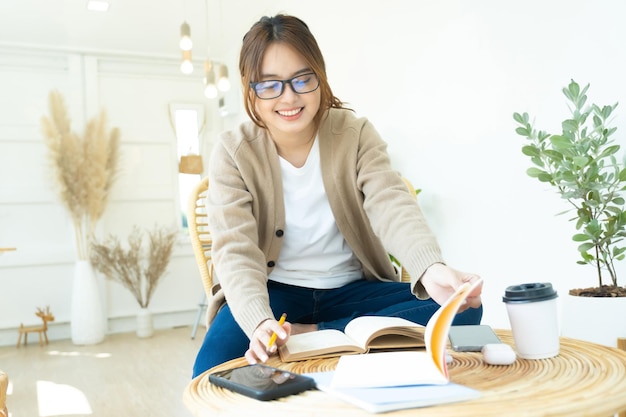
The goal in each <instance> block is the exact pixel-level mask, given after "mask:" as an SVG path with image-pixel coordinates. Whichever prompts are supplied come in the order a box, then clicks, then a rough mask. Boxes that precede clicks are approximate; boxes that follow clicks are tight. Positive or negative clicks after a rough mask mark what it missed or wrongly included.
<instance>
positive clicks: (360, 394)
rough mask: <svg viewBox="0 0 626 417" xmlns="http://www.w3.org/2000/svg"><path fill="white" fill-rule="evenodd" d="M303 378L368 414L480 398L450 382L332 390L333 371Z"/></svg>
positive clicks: (469, 390) (466, 388)
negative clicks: (310, 380)
mask: <svg viewBox="0 0 626 417" xmlns="http://www.w3.org/2000/svg"><path fill="white" fill-rule="evenodd" d="M305 375H306V376H309V377H311V378H313V379H315V385H316V386H317V389H319V390H321V391H324V392H327V393H328V394H330V395H332V396H334V397H336V398H338V399H341V400H343V401H346V402H348V403H351V404H354V405H356V406H357V407H361V408H362V409H364V410H367V411H369V412H370V413H382V412H387V411H393V410H402V409H406V408H415V407H428V406H432V405H436V404H448V403H454V402H459V401H467V400H472V399H475V398H478V397H480V395H481V394H480V391H477V390H475V389H472V388H468V387H464V386H461V385H457V384H453V383H447V384H442V385H409V386H403V387H380V388H378V387H377V388H332V387H331V383H332V379H333V375H334V372H333V371H326V372H312V373H307V374H305ZM434 414H436V413H434Z"/></svg>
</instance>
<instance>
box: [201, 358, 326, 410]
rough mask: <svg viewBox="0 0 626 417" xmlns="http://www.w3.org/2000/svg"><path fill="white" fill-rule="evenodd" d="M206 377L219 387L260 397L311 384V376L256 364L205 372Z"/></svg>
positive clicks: (277, 395)
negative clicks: (209, 372) (207, 375)
mask: <svg viewBox="0 0 626 417" xmlns="http://www.w3.org/2000/svg"><path fill="white" fill-rule="evenodd" d="M209 381H210V382H211V383H212V384H214V385H217V386H220V387H222V388H226V389H229V390H231V391H234V392H237V393H239V394H243V395H245V396H247V397H251V398H254V399H257V400H261V401H269V400H274V399H276V398H280V397H286V396H288V395H292V394H297V393H299V392H302V391H306V390H308V389H312V388H315V380H314V379H313V378H311V377H308V376H304V375H300V374H296V373H293V372H289V371H285V370H282V369H278V368H273V367H271V366H267V365H263V364H256V365H246V366H242V367H239V368H234V369H229V370H226V371H218V372H214V373H212V374H209Z"/></svg>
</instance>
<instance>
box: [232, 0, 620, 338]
mask: <svg viewBox="0 0 626 417" xmlns="http://www.w3.org/2000/svg"><path fill="white" fill-rule="evenodd" d="M261 12H265V13H268V14H274V13H277V12H286V13H290V14H294V15H296V16H299V17H301V18H302V19H303V20H305V22H307V23H308V25H309V27H310V28H311V30H312V32H313V33H314V34H315V35H316V37H317V40H318V42H319V44H320V47H321V49H322V52H323V53H324V57H325V59H326V64H327V68H328V73H329V78H330V82H331V86H332V87H333V90H334V92H335V94H336V95H337V96H338V97H339V98H340V99H342V100H344V101H347V102H348V103H349V104H350V105H351V107H352V108H354V109H355V110H356V111H357V113H358V114H360V115H362V116H366V117H368V118H370V119H371V120H372V122H373V123H374V124H375V126H376V127H377V128H378V130H379V131H380V132H381V134H382V136H383V137H384V138H385V139H386V140H387V141H388V143H389V151H390V153H391V155H392V159H393V162H394V164H395V166H396V167H397V168H398V170H399V171H401V172H402V174H403V175H404V176H406V177H408V178H409V179H410V180H411V181H412V182H413V184H414V185H415V186H416V187H419V188H422V189H423V192H422V194H420V197H419V200H420V202H421V206H422V209H423V210H424V212H425V214H426V216H427V217H428V220H429V222H430V224H431V226H432V228H433V229H434V230H435V232H436V234H437V235H438V237H439V240H440V244H441V246H442V248H443V251H444V256H445V258H446V259H447V261H448V263H449V264H450V265H453V266H455V267H457V268H459V269H465V270H469V271H475V272H478V273H480V274H481V275H482V276H483V277H484V279H485V281H486V282H485V288H484V297H483V300H484V306H485V315H484V320H483V321H484V322H485V323H487V324H491V325H493V326H494V327H499V328H508V327H509V323H508V319H507V317H506V310H505V307H504V305H503V303H502V301H501V297H502V294H503V292H504V289H505V288H506V287H507V286H509V285H512V284H519V283H523V282H542V281H546V282H552V283H553V285H554V286H555V287H556V288H557V291H558V292H559V294H560V295H561V296H564V295H565V294H566V293H567V291H568V289H569V288H571V287H576V286H585V287H587V286H593V285H596V278H595V273H594V271H593V270H592V269H591V267H584V266H579V265H577V264H576V261H577V260H578V252H577V250H576V245H575V244H574V243H573V242H572V241H571V236H572V235H573V233H574V225H573V224H572V223H570V222H568V220H567V219H568V216H567V215H564V216H556V214H557V213H559V212H561V211H563V210H566V209H568V208H569V207H568V206H567V205H566V203H565V202H564V201H561V200H560V198H559V197H558V196H557V195H556V194H555V193H554V192H553V190H551V189H549V188H548V187H547V186H546V185H543V184H540V183H539V182H537V181H536V180H534V179H531V178H529V177H527V176H526V173H525V171H526V169H527V168H529V167H530V162H529V161H528V160H527V159H526V157H525V156H524V155H522V153H521V147H522V144H523V138H522V137H521V136H517V135H516V134H515V131H514V130H515V127H516V124H515V123H514V121H513V118H512V114H513V112H524V111H527V112H529V113H530V114H531V115H534V116H536V122H537V123H538V124H539V127H541V128H543V129H559V128H560V121H561V120H563V119H564V118H566V117H567V116H568V114H569V113H568V109H567V107H566V104H565V98H564V96H563V95H562V93H561V88H562V87H564V86H566V85H567V84H568V83H569V81H570V79H571V78H573V79H575V80H576V81H578V82H579V83H580V84H586V83H590V84H591V87H590V90H589V94H588V95H589V100H590V101H593V102H597V103H598V104H612V103H614V102H616V101H621V102H623V104H622V106H624V105H626V78H625V77H624V74H626V55H625V54H624V53H623V40H624V39H626V26H624V24H623V16H625V15H626V3H624V2H622V1H619V0H612V1H611V0H600V1H593V2H591V1H587V0H571V1H570V0H551V1H542V0H529V1H524V2H513V1H501V0H473V1H464V0H457V1H455V0H444V1H436V2H434V1H424V0H418V1H407V0H386V1H384V2H380V1H368V0H344V1H330V0H320V1H319V2H316V4H315V6H314V7H313V6H310V5H309V3H301V2H292V1H287V0H276V1H273V2H272V5H271V6H268V7H266V8H265V9H264V10H262V11H261ZM249 23H250V22H246V24H247V26H249ZM242 30H245V29H242ZM625 114H626V108H625V107H621V106H619V107H618V110H617V117H616V118H615V120H614V125H615V126H617V127H618V131H617V133H616V134H615V137H616V140H617V142H618V143H619V144H621V145H622V146H623V147H625V148H626V140H625V139H624V138H625V135H626V116H625ZM623 151H626V149H623ZM617 268H618V271H619V272H620V273H621V284H622V285H624V284H625V283H626V264H625V263H624V262H621V263H620V264H619V265H618V267H617Z"/></svg>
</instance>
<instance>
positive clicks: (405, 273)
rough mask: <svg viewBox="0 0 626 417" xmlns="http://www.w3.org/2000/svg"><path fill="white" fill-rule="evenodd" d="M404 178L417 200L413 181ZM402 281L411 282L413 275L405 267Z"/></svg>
mask: <svg viewBox="0 0 626 417" xmlns="http://www.w3.org/2000/svg"><path fill="white" fill-rule="evenodd" d="M402 179H403V180H404V184H406V188H408V189H409V192H410V193H411V195H412V196H413V197H414V198H415V199H416V200H417V193H416V192H415V187H413V184H411V181H409V180H408V179H406V178H404V177H402ZM400 281H402V282H411V276H410V275H409V273H408V272H407V270H406V269H405V268H402V278H401V279H400Z"/></svg>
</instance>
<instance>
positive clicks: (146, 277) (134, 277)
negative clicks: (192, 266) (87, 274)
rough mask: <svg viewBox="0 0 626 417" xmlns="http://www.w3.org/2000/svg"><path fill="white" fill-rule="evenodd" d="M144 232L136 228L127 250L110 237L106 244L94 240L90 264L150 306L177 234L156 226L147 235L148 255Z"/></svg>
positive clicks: (142, 305)
mask: <svg viewBox="0 0 626 417" xmlns="http://www.w3.org/2000/svg"><path fill="white" fill-rule="evenodd" d="M143 234H144V233H143V232H142V231H141V230H139V228H137V227H136V226H135V227H133V231H132V232H131V233H130V235H129V236H128V245H127V246H128V249H125V248H124V247H123V245H122V244H121V242H120V240H119V239H118V238H116V237H115V236H113V235H109V236H108V237H107V238H106V240H105V241H104V242H98V241H96V240H92V243H91V263H92V264H93V266H94V268H95V269H96V270H97V271H100V272H101V273H102V274H103V275H104V276H106V277H107V279H110V280H113V281H117V282H119V283H120V284H122V285H123V286H124V287H126V288H127V289H128V290H129V291H130V292H131V293H132V295H133V296H134V297H135V299H136V300H137V302H138V303H139V306H140V307H142V308H146V307H148V304H150V300H151V299H152V294H154V291H155V290H156V287H157V285H158V283H159V280H160V279H161V277H162V276H163V274H164V273H165V270H166V268H167V265H168V264H169V261H170V257H171V255H172V251H173V248H174V242H175V241H176V232H175V231H167V230H165V229H161V228H158V227H155V228H154V230H152V231H149V232H148V239H149V246H148V254H147V256H144V255H143V253H142V246H143Z"/></svg>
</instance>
